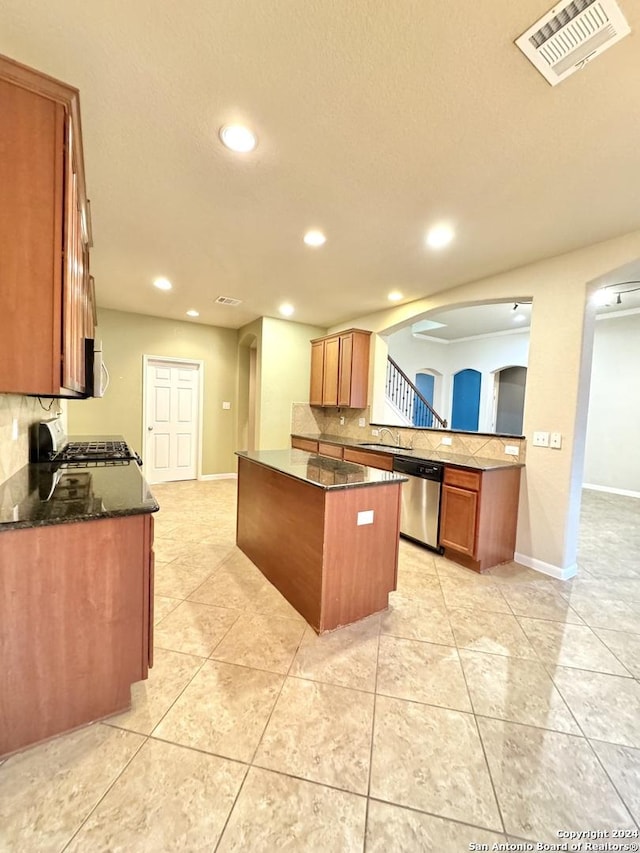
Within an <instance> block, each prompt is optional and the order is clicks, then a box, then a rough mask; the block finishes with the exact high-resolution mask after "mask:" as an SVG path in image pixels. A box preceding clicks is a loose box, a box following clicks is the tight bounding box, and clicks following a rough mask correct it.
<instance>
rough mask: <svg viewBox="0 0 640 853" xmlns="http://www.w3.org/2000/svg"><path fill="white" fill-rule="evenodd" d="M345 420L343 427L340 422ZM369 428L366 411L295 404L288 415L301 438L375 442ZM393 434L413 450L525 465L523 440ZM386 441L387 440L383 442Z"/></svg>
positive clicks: (444, 433) (425, 431)
mask: <svg viewBox="0 0 640 853" xmlns="http://www.w3.org/2000/svg"><path fill="white" fill-rule="evenodd" d="M341 417H342V418H344V424H341V423H340V418H341ZM360 418H364V419H365V426H364V427H361V426H359V419H360ZM372 429H381V427H375V426H374V427H372V426H371V425H370V422H369V409H341V410H338V409H322V408H319V407H316V406H313V407H312V406H310V405H309V404H308V403H294V404H293V407H292V413H291V432H294V433H303V434H310V435H311V434H318V433H325V434H327V435H337V436H344V437H345V438H355V439H359V440H360V441H374V442H375V441H378V438H376V437H375V436H372V435H371V430H372ZM390 429H392V430H393V432H394V434H395V433H396V432H399V433H400V443H401V444H404V445H407V446H412V447H413V448H414V450H444V451H445V452H449V453H456V454H463V455H465V456H466V455H468V456H479V457H481V458H483V459H500V460H502V461H509V460H517V461H518V462H524V461H525V455H526V444H527V442H526V440H525V439H524V438H516V437H512V436H509V437H507V438H505V437H503V436H497V435H487V434H485V433H483V434H480V433H478V434H474V433H468V432H452V431H451V430H438V429H410V428H409V429H404V428H403V427H397V426H394V427H390ZM443 438H449V439H451V444H450V445H443V444H442V439H443ZM385 440H386V441H389V439H388V437H387V438H386V439H385ZM507 446H511V447H517V448H518V455H517V456H510V455H509V454H507V453H506V452H505V448H506V447H507Z"/></svg>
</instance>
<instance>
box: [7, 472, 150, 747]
mask: <svg viewBox="0 0 640 853" xmlns="http://www.w3.org/2000/svg"><path fill="white" fill-rule="evenodd" d="M158 508H159V507H158V504H157V503H156V501H155V499H154V498H153V495H152V494H151V493H150V491H149V489H148V486H147V484H146V483H145V481H144V479H143V477H142V476H141V474H140V470H139V468H138V466H137V465H136V464H134V463H126V462H125V463H122V462H121V463H112V464H102V465H97V464H96V463H94V465H93V466H86V467H83V466H81V465H75V466H73V467H61V466H60V465H56V464H46V463H34V464H30V465H25V466H24V467H23V468H22V469H20V470H19V471H18V472H17V473H16V474H15V475H14V476H13V477H11V478H10V479H9V480H7V481H6V482H5V483H3V484H1V485H0V649H1V650H2V660H1V663H2V665H1V666H0V756H3V755H6V754H9V753H11V752H15V751H16V750H18V749H22V748H24V747H25V746H28V745H30V744H33V743H37V742H38V741H41V740H45V739H47V738H49V737H52V736H53V735H56V734H60V733H62V732H65V731H69V730H71V729H74V728H77V727H78V726H81V725H84V724H86V723H89V722H92V721H94V720H98V719H101V718H103V717H107V716H109V715H111V714H116V713H119V712H121V711H123V710H126V709H127V708H128V707H130V705H131V690H130V687H131V684H132V683H134V682H136V681H140V680H141V679H144V678H146V677H147V673H148V668H149V666H151V664H152V649H153V637H152V624H153V618H152V617H153V612H152V611H153V606H152V602H153V550H152V545H153V517H152V515H151V513H153V512H156V511H157V510H158Z"/></svg>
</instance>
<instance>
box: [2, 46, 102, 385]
mask: <svg viewBox="0 0 640 853" xmlns="http://www.w3.org/2000/svg"><path fill="white" fill-rule="evenodd" d="M0 187H1V188H2V192H1V195H2V203H1V204H0V259H1V263H0V275H1V280H0V288H1V292H2V312H1V313H0V393H16V394H32V395H41V396H68V397H80V396H84V395H85V394H86V393H87V391H88V390H89V377H87V376H86V375H85V340H86V339H93V336H94V312H93V308H92V305H91V300H92V289H91V283H90V277H89V247H90V242H91V236H90V231H91V226H90V222H89V211H88V205H87V200H86V192H85V181H84V165H83V155H82V141H81V135H80V112H79V102H78V92H77V90H76V89H73V88H72V87H70V86H66V85H65V84H62V83H59V82H58V81H56V80H53V79H52V78H50V77H47V76H45V75H43V74H40V73H38V72H36V71H33V70H32V69H30V68H26V67H25V66H22V65H19V64H18V63H15V62H13V61H12V60H10V59H7V58H5V57H2V56H0Z"/></svg>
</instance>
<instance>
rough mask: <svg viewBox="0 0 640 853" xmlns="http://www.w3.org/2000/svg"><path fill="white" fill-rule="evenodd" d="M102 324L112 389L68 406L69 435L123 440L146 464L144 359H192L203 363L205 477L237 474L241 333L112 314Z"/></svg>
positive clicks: (102, 312)
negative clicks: (227, 405)
mask: <svg viewBox="0 0 640 853" xmlns="http://www.w3.org/2000/svg"><path fill="white" fill-rule="evenodd" d="M98 323H99V325H98V329H97V335H98V337H100V338H102V344H103V352H104V360H105V364H106V365H107V367H108V369H109V373H110V375H111V383H110V385H109V388H108V390H107V393H106V394H105V396H104V397H103V398H101V399H95V400H82V401H72V402H69V404H68V410H67V411H68V431H69V434H76V435H78V434H88V435H89V434H91V435H95V434H99V433H102V434H111V433H118V434H122V435H124V437H125V438H126V440H127V442H129V444H130V445H131V446H132V447H133V448H135V449H136V450H137V451H138V452H140V453H141V454H142V456H143V458H144V447H143V442H142V407H143V396H142V395H143V388H142V372H143V371H142V358H143V355H155V356H165V357H175V358H190V359H194V360H198V361H202V362H203V363H204V394H203V442H202V472H201V473H202V474H224V473H229V472H232V471H235V470H236V464H235V457H234V455H233V451H234V449H235V436H236V402H237V400H236V385H237V331H236V330H235V329H222V328H218V327H214V326H205V325H201V324H198V323H183V322H179V321H176V320H164V319H161V318H158V317H147V316H143V315H141V314H128V313H125V312H122V311H111V310H107V309H100V310H99V311H98ZM223 400H228V401H230V402H231V409H230V410H224V409H223V408H222V402H223Z"/></svg>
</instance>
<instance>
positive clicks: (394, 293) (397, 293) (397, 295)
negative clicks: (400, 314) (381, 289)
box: [387, 290, 402, 302]
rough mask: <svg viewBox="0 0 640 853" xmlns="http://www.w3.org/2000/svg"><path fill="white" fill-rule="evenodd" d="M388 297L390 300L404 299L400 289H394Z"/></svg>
mask: <svg viewBox="0 0 640 853" xmlns="http://www.w3.org/2000/svg"><path fill="white" fill-rule="evenodd" d="M387 299H388V300H389V301H390V302H399V301H400V300H401V299H402V294H401V293H400V291H399V290H392V291H391V293H390V294H389V295H388V296H387Z"/></svg>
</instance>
